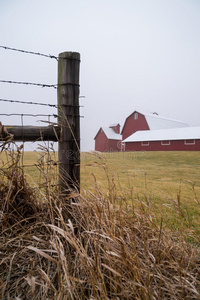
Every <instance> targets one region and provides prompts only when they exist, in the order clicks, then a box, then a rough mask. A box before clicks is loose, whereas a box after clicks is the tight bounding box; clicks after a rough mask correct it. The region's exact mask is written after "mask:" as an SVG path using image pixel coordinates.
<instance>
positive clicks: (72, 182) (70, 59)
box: [57, 52, 80, 194]
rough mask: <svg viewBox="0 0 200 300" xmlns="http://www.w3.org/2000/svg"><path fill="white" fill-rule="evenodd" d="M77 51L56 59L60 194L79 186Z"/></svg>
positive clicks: (78, 63)
mask: <svg viewBox="0 0 200 300" xmlns="http://www.w3.org/2000/svg"><path fill="white" fill-rule="evenodd" d="M79 68H80V54H79V53H77V52H63V53H60V54H59V59H58V89H57V91H58V94H57V97H58V122H59V124H60V126H61V136H60V140H59V146H58V157H59V182H60V187H61V193H62V194H69V193H70V191H71V189H76V190H78V191H79V189H80V115H79Z"/></svg>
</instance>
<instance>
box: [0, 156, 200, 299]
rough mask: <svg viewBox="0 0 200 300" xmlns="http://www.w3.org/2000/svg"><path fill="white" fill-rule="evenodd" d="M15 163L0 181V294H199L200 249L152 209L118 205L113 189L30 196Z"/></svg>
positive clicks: (79, 296)
mask: <svg viewBox="0 0 200 300" xmlns="http://www.w3.org/2000/svg"><path fill="white" fill-rule="evenodd" d="M15 162H16V163H15V164H13V166H12V167H9V170H7V171H6V172H4V173H3V175H2V178H1V183H0V195H1V199H0V210H1V235H0V299H62V300H63V299H145V300H146V299H199V297H200V256H199V254H200V251H199V248H198V247H195V246H192V245H191V244H189V243H188V242H187V241H186V240H185V238H184V236H182V234H181V233H180V232H169V231H166V230H164V229H163V225H162V224H163V220H162V219H161V221H160V224H159V226H158V225H157V224H158V222H157V221H156V222H154V219H155V217H153V216H152V215H153V213H152V214H151V211H150V209H148V210H145V209H143V208H141V209H136V208H135V207H134V204H133V206H132V207H130V206H129V205H123V207H120V206H119V205H118V201H119V199H115V191H114V189H112V190H110V191H109V193H108V194H107V195H106V194H103V193H102V192H101V191H99V190H98V189H97V190H96V192H95V193H91V192H89V191H85V192H84V191H82V196H81V195H76V201H74V198H73V199H67V198H63V197H61V196H60V195H59V191H58V190H57V189H56V188H55V189H54V190H53V189H50V188H49V189H46V190H45V191H46V192H45V193H44V192H43V193H39V192H37V193H36V190H35V189H32V188H30V187H29V185H28V183H27V182H26V180H25V177H24V173H23V169H22V168H20V167H19V161H17V160H16V161H15ZM3 177H4V178H3ZM125 202H126V199H125V198H124V196H123V203H125Z"/></svg>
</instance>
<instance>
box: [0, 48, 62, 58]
mask: <svg viewBox="0 0 200 300" xmlns="http://www.w3.org/2000/svg"><path fill="white" fill-rule="evenodd" d="M0 48H3V49H5V50H12V51H17V52H22V53H26V54H34V55H39V56H44V57H48V58H54V59H56V60H58V57H57V56H54V55H50V54H43V53H39V52H33V51H27V50H21V49H16V48H10V47H7V46H0Z"/></svg>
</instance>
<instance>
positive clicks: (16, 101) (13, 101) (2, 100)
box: [0, 99, 58, 108]
mask: <svg viewBox="0 0 200 300" xmlns="http://www.w3.org/2000/svg"><path fill="white" fill-rule="evenodd" d="M0 101H1V102H11V103H21V104H32V105H43V106H50V107H55V108H58V105H55V104H49V103H42V102H32V101H21V100H12V99H0Z"/></svg>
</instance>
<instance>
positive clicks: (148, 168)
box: [0, 152, 200, 234]
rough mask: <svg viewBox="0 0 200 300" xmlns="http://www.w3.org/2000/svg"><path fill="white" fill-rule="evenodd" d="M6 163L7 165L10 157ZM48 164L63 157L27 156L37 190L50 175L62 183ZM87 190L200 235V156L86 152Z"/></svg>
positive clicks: (83, 176)
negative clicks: (148, 210)
mask: <svg viewBox="0 0 200 300" xmlns="http://www.w3.org/2000/svg"><path fill="white" fill-rule="evenodd" d="M0 159H1V161H4V162H5V161H6V160H7V159H6V158H5V154H1V156H0ZM48 160H50V161H56V160H57V154H56V153H51V154H50V157H48V155H47V154H44V153H43V152H37V153H36V152H25V153H24V155H23V164H24V165H25V166H26V167H25V174H26V175H27V179H28V181H29V182H30V183H31V185H35V184H36V185H37V184H38V183H40V184H41V183H45V181H46V180H47V175H48V180H51V182H52V180H53V181H56V180H57V171H58V169H57V167H55V166H52V165H45V163H44V162H45V161H48ZM38 163H39V164H38ZM34 164H36V165H37V167H36V166H33V165H34ZM55 183H56V182H55ZM84 191H90V192H92V193H96V192H97V191H98V192H101V193H104V194H105V197H109V193H110V195H111V194H112V195H113V194H115V195H116V196H117V197H116V199H118V201H119V205H134V206H136V207H139V206H141V205H142V208H143V209H147V208H148V209H151V211H152V212H154V213H155V216H156V218H157V219H158V221H159V222H160V219H161V218H163V219H164V224H165V226H167V227H169V228H172V229H180V228H181V227H184V228H185V229H187V228H188V229H193V230H194V231H195V232H196V233H197V234H199V233H200V153H199V152H127V153H126V152H124V153H96V152H92V153H85V152H84V153H81V192H82V193H83V192H84ZM113 191H114V193H113ZM124 199H126V200H124Z"/></svg>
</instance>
